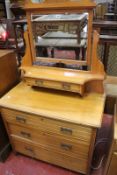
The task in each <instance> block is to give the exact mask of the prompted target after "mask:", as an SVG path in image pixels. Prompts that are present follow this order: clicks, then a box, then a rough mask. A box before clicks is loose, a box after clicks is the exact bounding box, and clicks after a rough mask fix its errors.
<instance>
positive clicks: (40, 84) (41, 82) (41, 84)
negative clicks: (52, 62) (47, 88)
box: [35, 80, 43, 86]
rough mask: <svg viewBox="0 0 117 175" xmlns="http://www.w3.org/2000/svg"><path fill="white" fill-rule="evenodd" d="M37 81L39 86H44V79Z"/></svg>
mask: <svg viewBox="0 0 117 175" xmlns="http://www.w3.org/2000/svg"><path fill="white" fill-rule="evenodd" d="M35 83H36V85H37V86H43V80H36V81H35Z"/></svg>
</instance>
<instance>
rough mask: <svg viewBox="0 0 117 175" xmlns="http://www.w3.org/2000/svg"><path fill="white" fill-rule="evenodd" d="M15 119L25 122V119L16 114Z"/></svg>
mask: <svg viewBox="0 0 117 175" xmlns="http://www.w3.org/2000/svg"><path fill="white" fill-rule="evenodd" d="M16 120H17V121H18V122H21V123H26V119H25V118H23V117H20V116H16Z"/></svg>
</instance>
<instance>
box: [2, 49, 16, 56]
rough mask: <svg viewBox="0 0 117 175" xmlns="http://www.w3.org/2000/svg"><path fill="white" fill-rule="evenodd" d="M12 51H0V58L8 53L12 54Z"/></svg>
mask: <svg viewBox="0 0 117 175" xmlns="http://www.w3.org/2000/svg"><path fill="white" fill-rule="evenodd" d="M12 52H13V50H0V57H3V56H5V55H7V54H9V53H12Z"/></svg>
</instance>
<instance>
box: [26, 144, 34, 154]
mask: <svg viewBox="0 0 117 175" xmlns="http://www.w3.org/2000/svg"><path fill="white" fill-rule="evenodd" d="M25 150H26V151H29V152H31V153H33V154H34V150H33V149H32V148H30V147H27V146H26V147H25Z"/></svg>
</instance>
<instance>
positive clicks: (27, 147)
mask: <svg viewBox="0 0 117 175" xmlns="http://www.w3.org/2000/svg"><path fill="white" fill-rule="evenodd" d="M12 142H13V145H14V148H15V150H16V151H17V152H20V153H22V154H24V155H28V156H30V157H33V158H37V159H40V160H42V161H45V162H49V163H52V164H54V165H58V166H61V167H64V168H67V169H70V170H73V171H77V172H81V173H84V174H85V173H86V170H87V162H88V161H87V160H85V159H78V158H77V159H75V158H73V157H70V156H69V155H66V156H65V155H64V154H61V153H59V152H55V151H53V150H49V149H46V148H44V147H37V146H34V145H32V144H30V143H28V142H26V141H25V142H24V141H22V140H19V139H13V140H12Z"/></svg>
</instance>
